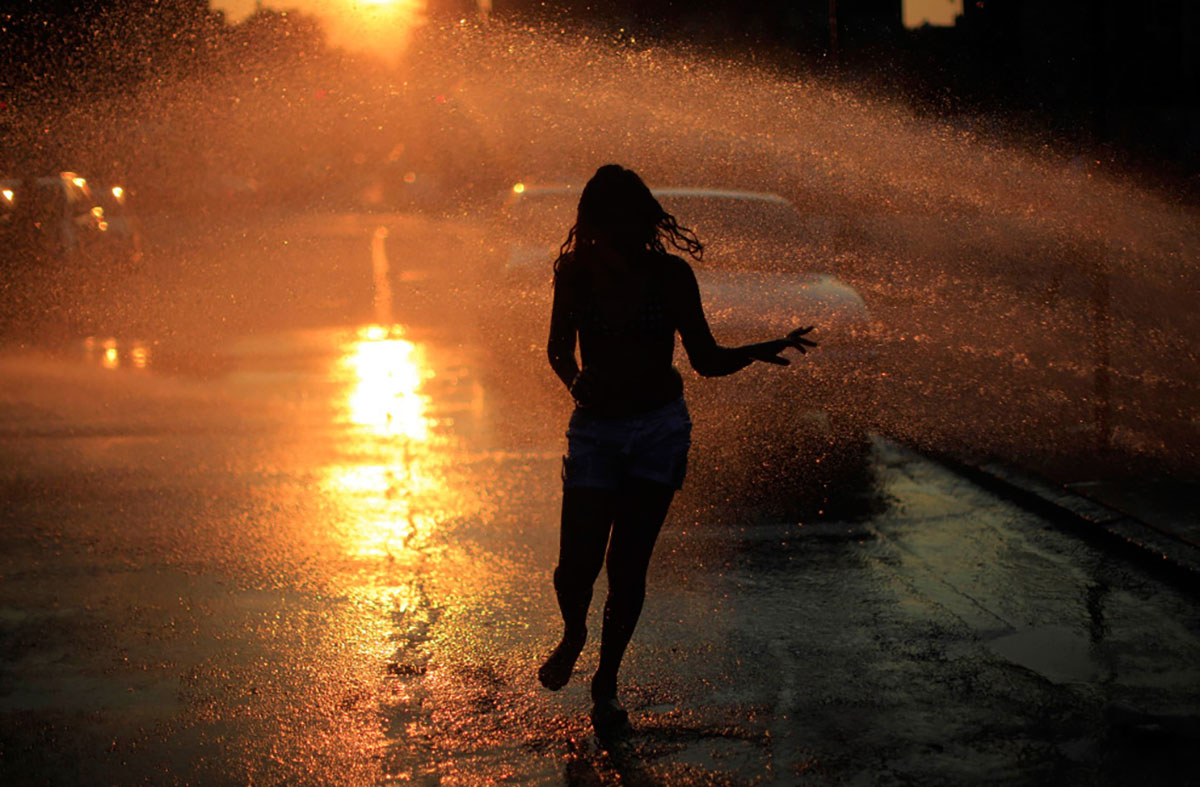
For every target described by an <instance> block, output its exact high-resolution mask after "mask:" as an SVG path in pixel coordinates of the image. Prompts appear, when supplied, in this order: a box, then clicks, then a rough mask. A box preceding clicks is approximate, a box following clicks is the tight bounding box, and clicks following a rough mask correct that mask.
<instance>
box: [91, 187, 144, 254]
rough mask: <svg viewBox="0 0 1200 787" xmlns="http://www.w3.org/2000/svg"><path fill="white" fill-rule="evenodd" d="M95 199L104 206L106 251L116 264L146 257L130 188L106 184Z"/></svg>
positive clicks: (98, 191) (97, 192) (140, 226)
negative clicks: (106, 226)
mask: <svg viewBox="0 0 1200 787" xmlns="http://www.w3.org/2000/svg"><path fill="white" fill-rule="evenodd" d="M94 193H95V195H96V201H97V202H98V203H99V205H100V207H102V208H103V209H104V221H105V222H106V223H107V225H108V228H107V230H106V237H105V238H104V243H105V246H106V249H105V253H106V254H107V255H108V256H109V258H110V261H112V262H116V263H124V262H129V263H137V262H140V261H141V259H142V256H143V241H142V225H141V221H140V220H139V219H138V216H137V213H136V212H135V211H134V210H133V207H132V205H131V202H132V199H133V198H132V195H131V194H130V193H129V189H128V188H127V187H125V186H123V185H121V184H120V183H107V184H105V185H104V186H103V187H100V188H97V189H95V192H94Z"/></svg>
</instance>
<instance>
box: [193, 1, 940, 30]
mask: <svg viewBox="0 0 1200 787" xmlns="http://www.w3.org/2000/svg"><path fill="white" fill-rule="evenodd" d="M398 2H399V3H400V4H403V5H412V4H413V3H411V2H407V1H406V0H398ZM903 2H904V24H905V25H907V26H908V27H920V26H921V25H922V24H924V23H925V22H926V21H928V22H929V23H930V24H932V25H952V24H954V17H955V16H957V15H958V14H961V13H962V4H963V0H903ZM379 4H380V3H379V0H376V2H374V3H372V2H371V1H370V0H264V2H263V5H265V6H267V7H268V8H278V9H287V8H295V9H297V10H303V11H309V12H316V13H317V14H318V15H322V12H325V11H328V10H329V9H331V8H337V7H339V6H340V7H341V11H342V13H345V11H346V9H347V8H349V9H353V8H355V7H358V6H365V7H368V8H369V7H370V6H372V5H379ZM254 5H255V0H212V7H213V8H216V9H219V10H222V11H224V12H225V13H226V14H227V15H228V17H229V18H230V19H231V20H232V21H234V22H236V21H238V20H240V19H243V18H244V17H246V16H247V15H248V14H249V13H250V12H251V11H253V10H254ZM421 5H423V3H421ZM351 13H353V11H351Z"/></svg>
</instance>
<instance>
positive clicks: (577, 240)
mask: <svg viewBox="0 0 1200 787" xmlns="http://www.w3.org/2000/svg"><path fill="white" fill-rule="evenodd" d="M664 242H666V243H670V244H671V246H672V247H673V248H674V249H676V250H678V251H682V252H684V253H686V254H688V255H689V256H690V257H692V258H693V259H695V260H699V259H701V256H702V254H703V251H704V247H703V245H702V244H701V243H700V241H699V240H698V239H697V238H696V236H695V234H694V233H692V232H691V230H688V229H686V228H684V227H680V226H679V224H678V223H677V222H676V221H675V218H674V217H673V216H671V215H670V214H669V213H667V212H666V211H664V210H663V209H662V206H661V205H659V203H658V200H656V199H655V198H654V195H653V194H651V192H650V189H649V188H647V187H646V184H645V183H643V182H642V179H641V178H640V177H638V176H637V174H635V173H634V172H633V171H631V170H628V169H625V168H623V167H620V166H618V165H615V164H609V165H607V166H603V167H601V168H600V169H598V170H597V171H596V174H595V175H594V176H593V177H592V179H591V180H590V181H588V183H587V185H586V186H585V187H584V189H583V193H582V194H581V195H580V198H579V210H578V214H577V217H576V221H575V226H573V227H572V228H571V230H570V232H569V233H568V234H567V239H566V242H565V243H563V245H562V248H561V249H560V251H559V256H558V259H557V260H556V261H555V263H554V306H553V310H552V313H551V317H550V340H549V343H548V346H547V351H548V354H549V356H550V365H551V367H553V369H554V372H555V373H556V374H557V375H558V376H559V378H560V379H561V380H562V381H563V383H564V384H565V385H566V386H567V390H569V391H570V393H571V396H572V398H573V399H574V400H575V412H574V414H573V415H572V416H571V421H570V425H569V427H568V429H567V453H566V456H565V457H564V458H563V499H562V522H561V531H560V540H559V557H558V566H557V567H556V568H555V570H554V590H555V593H556V595H557V597H558V605H559V609H560V610H561V612H562V618H563V626H564V629H563V636H562V641H561V642H560V643H559V644H558V647H556V648H555V649H554V652H553V653H551V654H550V656H549V658H547V659H546V661H545V663H544V664H542V666H541V668H540V669H539V670H538V679H539V680H540V681H541V683H542V685H544V686H545V687H546V688H548V689H551V690H557V689H559V688H561V687H562V686H564V685H565V684H566V683H567V681H568V679H569V678H570V676H571V671H572V670H573V669H574V666H575V661H576V659H577V658H578V657H579V653H580V651H581V650H582V649H583V644H584V641H585V640H586V638H587V628H586V625H585V623H586V619H587V611H588V606H589V604H590V603H591V599H592V585H593V583H594V582H595V580H596V577H597V576H598V575H599V573H600V568H601V566H602V565H605V564H606V563H607V570H608V588H609V590H608V598H607V600H606V601H605V604H604V623H603V627H602V630H601V638H600V664H599V667H598V668H597V670H596V674H595V676H594V677H593V678H592V686H591V693H592V702H593V706H592V713H591V716H592V723H593V725H595V727H596V728H597V729H598V730H602V729H612V728H615V727H623V726H624V725H625V724H626V723H627V721H628V714H627V713H626V712H625V710H624V709H623V708H622V707H621V706H620V704H618V702H617V670H618V669H619V668H620V665H621V658H622V656H623V655H624V653H625V648H626V646H627V645H628V644H629V639H630V637H631V636H632V634H633V629H634V626H635V625H636V624H637V620H638V615H639V614H640V613H641V610H642V602H643V599H644V598H645V593H646V570H647V568H648V567H649V565H650V555H651V553H652V552H653V550H654V543H655V541H656V540H657V538H658V532H659V530H660V528H661V527H662V524H663V520H664V519H665V518H666V515H667V509H668V508H669V507H670V505H671V499H672V497H673V496H674V494H675V491H676V490H677V489H679V488H680V486H682V484H683V477H684V472H685V469H686V464H687V453H688V447H689V446H690V443H691V426H692V423H691V420H690V419H689V416H688V410H687V406H686V405H685V404H684V401H683V380H682V378H681V377H680V375H679V372H678V371H677V370H676V369H675V368H674V366H673V365H672V358H673V356H674V352H675V334H676V332H678V333H679V335H680V337H681V338H682V340H683V346H684V349H685V350H686V352H687V356H688V361H689V362H690V363H691V365H692V367H693V368H694V369H695V370H696V371H697V372H698V373H700V374H701V375H703V376H706V377H714V376H720V375H726V374H732V373H733V372H736V371H738V370H740V369H743V368H745V367H746V366H749V365H750V364H751V363H753V362H754V361H765V362H767V363H773V364H779V365H786V364H787V363H788V360H787V359H786V358H784V357H783V356H782V355H781V354H780V353H782V352H783V350H785V349H787V348H789V347H794V348H796V349H797V350H799V351H800V352H802V353H803V352H805V347H806V345H807V346H809V347H815V346H816V343H815V342H812V341H809V340H808V339H805V338H803V337H804V335H805V334H807V333H808V332H809V331H811V330H812V328H811V327H808V328H797V329H796V330H794V331H792V332H791V333H789V334H788V335H787V336H786V337H784V338H782V339H774V340H771V341H767V342H761V343H759V344H749V345H745V346H743V347H722V346H721V345H719V344H717V342H716V341H715V340H714V339H713V336H712V333H711V331H710V330H709V327H708V321H707V319H706V318H705V316H704V310H703V307H702V306H701V303H700V291H699V288H698V287H697V285H696V277H695V275H694V274H693V273H692V268H691V266H690V265H689V264H688V263H687V262H686V261H684V260H683V259H682V258H680V257H678V256H675V255H673V254H669V253H668V252H667V250H666V247H665V245H664ZM577 337H578V343H579V354H580V360H581V361H582V367H581V366H580V365H579V363H577V362H576V359H575V345H576V338H577ZM606 548H607V560H606V554H605V553H606Z"/></svg>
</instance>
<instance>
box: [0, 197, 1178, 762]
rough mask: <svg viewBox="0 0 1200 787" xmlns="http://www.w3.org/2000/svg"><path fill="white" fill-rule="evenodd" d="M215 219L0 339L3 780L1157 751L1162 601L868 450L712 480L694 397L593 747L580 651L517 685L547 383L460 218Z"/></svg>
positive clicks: (1075, 550)
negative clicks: (848, 466)
mask: <svg viewBox="0 0 1200 787" xmlns="http://www.w3.org/2000/svg"><path fill="white" fill-rule="evenodd" d="M448 239H449V240H448ZM238 242H239V241H238V240H237V239H234V240H231V241H229V242H228V243H227V245H226V246H225V247H224V248H223V249H222V253H220V254H217V253H208V254H203V253H199V252H198V253H196V254H195V255H192V256H189V257H187V258H186V260H184V261H181V264H180V265H178V266H177V267H174V268H172V269H171V270H160V271H156V272H154V273H153V274H152V275H149V276H145V277H141V278H139V279H135V280H131V281H130V282H128V285H127V286H128V287H129V288H130V289H129V292H128V293H127V297H126V299H125V300H124V302H128V303H134V304H138V308H136V309H131V312H130V314H123V313H122V312H121V311H120V307H119V304H118V303H117V302H116V301H108V302H106V307H105V308H104V309H103V310H97V311H96V312H94V313H83V314H77V315H76V316H77V318H78V320H79V323H80V324H79V326H77V328H82V329H85V330H83V331H80V330H76V331H75V332H73V333H70V334H69V335H65V336H63V337H60V338H59V339H56V341H55V342H53V343H52V344H53V346H52V347H51V348H49V349H46V348H41V349H30V348H10V349H8V350H6V351H5V352H4V353H3V355H2V357H0V456H2V457H3V461H2V463H0V468H2V469H0V486H2V488H3V493H2V494H3V499H4V500H5V505H4V509H3V514H0V544H2V549H0V555H2V557H0V573H2V576H3V578H4V581H3V584H2V585H0V660H2V663H3V666H2V667H0V741H2V747H3V748H2V749H0V779H2V780H3V781H4V782H5V783H61V784H79V783H98V782H108V783H133V782H142V781H169V780H177V781H182V782H198V783H226V782H234V783H242V782H250V781H254V782H286V783H328V784H337V783H345V784H361V783H376V782H381V781H417V782H420V783H434V782H447V783H467V784H471V783H484V782H490V781H501V780H508V781H517V782H535V783H572V784H573V783H581V784H589V783H615V782H618V781H629V782H633V783H655V782H663V783H681V782H682V783H780V784H794V783H811V784H841V783H855V784H905V783H920V784H963V783H993V784H1028V783H1089V784H1092V783H1097V784H1123V783H1128V782H1129V781H1130V780H1133V779H1135V778H1136V779H1138V780H1142V781H1146V782H1166V781H1170V782H1172V783H1186V782H1187V779H1188V778H1192V777H1190V776H1188V774H1192V773H1194V768H1192V767H1191V759H1190V756H1191V752H1192V751H1194V748H1195V745H1196V744H1197V742H1198V740H1200V721H1198V715H1197V714H1198V712H1200V667H1198V666H1197V665H1200V610H1198V609H1197V606H1196V604H1195V601H1194V598H1191V597H1188V596H1185V595H1180V594H1179V593H1177V592H1176V591H1175V590H1173V589H1172V588H1171V587H1170V586H1169V585H1165V584H1163V583H1162V582H1160V581H1158V580H1157V579H1156V578H1155V577H1153V576H1149V575H1147V574H1145V573H1144V572H1143V571H1142V570H1141V569H1139V568H1136V567H1132V566H1129V565H1126V564H1124V563H1122V562H1121V561H1120V559H1119V558H1114V557H1112V556H1109V555H1107V554H1105V553H1102V552H1098V551H1096V550H1095V549H1094V548H1092V547H1091V546H1088V545H1086V544H1083V543H1080V542H1078V541H1076V540H1074V539H1072V538H1071V537H1069V536H1066V535H1064V534H1062V533H1060V532H1058V531H1057V530H1054V529H1052V528H1050V527H1048V526H1047V525H1046V524H1045V523H1043V522H1041V521H1039V520H1038V519H1036V518H1035V517H1033V516H1032V515H1030V514H1028V513H1026V512H1024V511H1022V510H1020V509H1018V508H1015V507H1014V506H1012V505H1009V504H1008V503H1006V502H1005V501H1003V500H1000V499H998V498H996V497H994V496H993V495H990V494H988V493H986V492H984V491H982V490H980V489H978V488H976V487H974V486H972V485H971V484H969V483H967V482H966V481H964V480H962V479H960V478H958V477H956V476H954V475H953V474H951V473H949V472H948V471H946V470H945V469H943V468H941V467H940V466H938V465H936V464H933V463H931V462H930V461H928V460H926V459H924V458H922V457H921V456H919V455H917V454H914V453H912V452H910V451H908V450H907V449H905V448H903V447H900V446H898V445H896V444H894V443H892V442H889V441H887V440H885V439H879V440H877V441H876V444H875V445H874V448H873V454H872V460H871V467H870V472H869V473H868V476H869V478H867V479H865V480H864V479H860V482H861V483H859V484H858V485H856V486H855V487H853V488H851V489H849V490H847V491H844V492H843V493H842V494H840V495H837V496H834V497H833V498H832V499H830V500H828V501H824V502H823V503H822V505H821V507H820V509H819V511H818V510H813V507H811V506H805V505H804V504H803V501H801V502H800V503H799V504H794V503H795V501H791V500H789V499H788V498H789V495H790V494H791V492H790V491H789V490H788V489H786V488H783V487H778V488H767V489H763V488H757V489H755V490H750V491H745V492H744V493H742V494H738V493H737V490H734V491H733V492H732V493H731V492H730V490H728V489H723V490H722V491H721V492H720V493H719V494H718V493H715V492H713V491H712V489H711V488H709V487H707V486H706V485H705V484H704V483H703V480H704V479H705V478H706V475H707V476H711V474H712V472H713V471H712V468H706V467H705V459H704V451H703V446H704V442H705V440H706V439H710V437H709V436H706V432H705V431H704V429H705V426H704V425H703V424H700V425H699V426H698V432H697V444H698V446H699V448H700V450H699V451H698V452H697V453H696V454H695V455H694V457H693V459H694V461H693V465H694V468H695V473H694V476H693V477H694V478H695V479H696V480H695V481H694V482H693V483H692V484H690V485H689V488H688V489H687V490H686V492H685V494H684V495H683V496H682V498H681V499H680V500H679V501H678V502H679V504H678V505H677V507H676V508H675V510H674V512H673V514H672V517H671V519H670V520H669V523H668V526H667V528H666V530H665V532H664V535H663V538H662V541H661V542H660V546H659V549H658V552H657V553H656V558H655V563H654V564H653V566H652V569H651V577H650V592H649V597H648V599H647V604H646V609H645V612H644V615H643V621H642V624H641V626H640V628H639V631H638V632H637V635H636V636H635V640H634V644H633V646H632V648H631V652H630V654H629V656H628V658H627V662H626V666H625V669H624V672H623V679H624V688H623V696H624V700H625V703H626V704H627V706H628V707H629V708H630V710H631V713H632V718H633V722H634V726H635V728H636V731H635V733H634V734H633V735H632V736H631V737H630V738H629V739H627V740H625V741H623V742H620V743H617V744H613V745H608V746H604V745H601V744H600V742H599V741H597V740H596V739H595V738H594V736H593V735H592V734H591V730H590V727H589V725H588V722H587V718H586V713H587V707H588V706H587V698H586V679H585V677H586V670H588V669H589V668H590V667H593V666H594V664H595V660H596V648H595V643H591V644H589V646H588V647H587V649H585V651H584V655H583V657H582V659H581V671H580V672H579V673H577V675H576V679H575V681H574V682H573V683H572V684H570V685H569V686H568V687H567V688H566V689H564V690H563V691H561V692H559V693H558V694H551V693H548V692H546V691H544V690H543V689H541V688H540V687H539V686H538V685H537V683H536V679H535V677H534V671H535V668H536V665H537V664H538V662H539V660H540V658H541V657H542V656H543V655H544V654H545V652H546V651H547V650H548V649H549V647H550V646H551V645H552V644H553V643H554V641H555V637H556V633H557V626H556V624H555V620H556V611H555V608H554V600H553V596H552V593H551V592H550V571H551V568H552V566H553V561H554V557H555V551H556V546H557V545H556V539H557V534H556V527H557V505H558V466H559V455H560V453H561V450H562V437H561V431H562V423H563V421H564V420H565V417H566V408H567V402H566V401H565V396H563V395H562V394H561V393H560V392H559V391H557V390H555V389H554V387H553V386H552V385H551V384H549V383H548V382H547V381H545V380H542V381H540V382H539V381H537V380H535V379H531V378H529V377H527V376H525V374H524V372H523V370H524V368H525V367H524V366H523V365H522V364H523V363H524V361H517V362H514V361H513V360H512V359H511V357H506V356H505V355H502V354H501V353H500V352H498V350H497V345H496V342H495V341H494V339H495V337H494V336H492V335H489V331H488V329H487V328H486V327H481V325H483V326H486V325H488V324H489V323H488V322H487V321H486V320H485V321H481V320H478V319H476V317H477V315H475V314H474V313H472V311H471V309H470V308H467V307H463V306H462V304H463V303H465V302H473V303H476V304H481V303H485V302H486V301H485V296H486V294H487V293H486V290H483V291H481V289H480V288H478V287H477V286H475V285H473V284H469V282H472V281H475V280H476V279H475V277H473V276H472V275H471V271H470V270H469V266H470V265H471V264H473V263H472V260H473V259H474V258H473V257H472V254H471V252H470V250H471V249H473V248H475V247H476V245H477V244H478V240H477V239H476V238H474V237H473V236H472V235H471V233H470V231H469V230H464V231H463V232H461V233H457V234H453V235H448V234H447V233H446V231H445V228H438V229H436V230H435V229H431V228H430V227H429V226H428V225H427V223H426V222H425V221H424V220H416V219H410V218H403V217H391V218H385V219H382V220H372V219H370V218H368V217H344V218H342V219H336V220H335V219H327V220H324V221H321V222H317V223H313V224H311V225H304V226H300V225H298V224H296V223H294V222H287V223H281V224H280V225H279V226H278V227H275V228H274V229H272V230H271V231H269V232H266V233H265V234H264V236H263V237H257V238H246V239H244V242H245V244H246V249H249V250H252V251H253V257H252V258H253V259H254V260H255V266H253V267H251V266H249V265H247V264H246V260H247V259H250V258H251V256H250V255H251V252H250V251H247V250H246V249H239V248H237V243H238ZM268 251H269V253H268ZM181 260H183V258H181ZM184 262H186V264H184ZM202 285H203V286H202ZM139 288H140V289H139ZM151 301H153V302H154V303H157V304H158V306H157V307H156V308H150V307H149V306H148V304H149V303H150V302H151ZM130 315H132V316H130ZM106 324H107V325H111V326H114V327H111V328H110V329H109V330H110V331H111V332H107V331H105V327H106ZM85 335H91V336H92V337H93V338H92V340H91V341H85V340H84V336H85ZM527 349H528V350H529V353H528V354H529V357H533V358H536V356H537V355H538V351H537V350H536V348H524V347H517V348H515V349H514V348H513V347H512V346H511V344H510V345H509V346H508V347H507V352H517V353H518V354H520V355H521V357H522V358H525V353H526V350H527ZM601 583H603V580H601ZM602 593H603V588H602V587H601V588H599V589H598V593H597V596H600V595H602ZM593 618H594V620H593V624H592V626H591V628H592V629H593V630H598V629H599V625H598V619H597V618H598V610H593Z"/></svg>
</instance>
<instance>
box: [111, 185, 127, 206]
mask: <svg viewBox="0 0 1200 787" xmlns="http://www.w3.org/2000/svg"><path fill="white" fill-rule="evenodd" d="M112 195H113V197H114V198H116V200H117V202H124V201H125V189H123V188H121V187H120V186H113V187H112Z"/></svg>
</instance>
